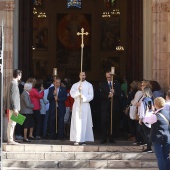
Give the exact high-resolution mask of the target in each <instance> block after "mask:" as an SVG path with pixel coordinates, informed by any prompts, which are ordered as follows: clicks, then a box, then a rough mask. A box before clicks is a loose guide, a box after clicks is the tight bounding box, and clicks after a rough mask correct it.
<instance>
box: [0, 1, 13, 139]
mask: <svg viewBox="0 0 170 170" xmlns="http://www.w3.org/2000/svg"><path fill="white" fill-rule="evenodd" d="M13 13H14V0H0V24H1V23H2V22H1V21H2V20H3V22H4V75H3V77H4V87H3V89H4V90H3V93H4V108H5V105H6V89H7V85H8V84H9V82H10V81H11V79H12V70H13V60H14V59H13V36H14V35H13ZM1 114H2V113H1ZM6 125H7V120H6V118H5V117H4V119H3V129H2V130H3V139H4V140H6V138H7V137H6V136H7V135H6Z"/></svg>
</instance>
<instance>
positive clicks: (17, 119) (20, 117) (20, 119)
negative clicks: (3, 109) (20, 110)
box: [10, 114, 26, 125]
mask: <svg viewBox="0 0 170 170" xmlns="http://www.w3.org/2000/svg"><path fill="white" fill-rule="evenodd" d="M10 119H11V120H13V121H14V122H16V123H18V124H20V125H23V123H24V121H25V119H26V117H25V116H23V115H22V114H18V116H14V114H12V116H11V118H10Z"/></svg>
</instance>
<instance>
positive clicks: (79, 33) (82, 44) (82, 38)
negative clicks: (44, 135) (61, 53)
mask: <svg viewBox="0 0 170 170" xmlns="http://www.w3.org/2000/svg"><path fill="white" fill-rule="evenodd" d="M77 35H78V36H79V35H81V70H80V74H82V71H83V48H84V35H89V33H88V32H84V28H82V29H81V32H77ZM80 80H81V81H80V89H81V86H82V75H80ZM81 95H82V90H81V91H80V96H81ZM81 103H82V99H81V98H80V112H79V118H80V119H81Z"/></svg>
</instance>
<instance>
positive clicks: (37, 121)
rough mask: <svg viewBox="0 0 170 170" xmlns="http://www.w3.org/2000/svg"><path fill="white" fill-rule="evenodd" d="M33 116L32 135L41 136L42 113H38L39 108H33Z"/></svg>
mask: <svg viewBox="0 0 170 170" xmlns="http://www.w3.org/2000/svg"><path fill="white" fill-rule="evenodd" d="M33 117H34V121H35V128H34V136H41V134H42V133H41V129H42V115H41V114H40V110H33Z"/></svg>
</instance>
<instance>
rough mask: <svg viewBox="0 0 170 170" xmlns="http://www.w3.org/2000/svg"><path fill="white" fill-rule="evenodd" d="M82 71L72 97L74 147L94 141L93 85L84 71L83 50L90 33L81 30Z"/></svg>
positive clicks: (71, 139)
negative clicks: (91, 106) (91, 105)
mask: <svg viewBox="0 0 170 170" xmlns="http://www.w3.org/2000/svg"><path fill="white" fill-rule="evenodd" d="M77 35H81V40H82V43H81V71H80V75H79V77H80V81H79V82H77V83H75V84H74V85H73V86H72V88H71V90H70V94H71V97H72V98H74V104H73V109H72V118H71V128H70V141H74V142H75V143H74V145H86V143H85V142H87V141H91V142H93V141H94V136H93V130H92V127H93V123H92V116H91V108H90V104H89V102H90V101H91V100H93V95H94V94H93V87H92V84H91V83H89V82H87V81H86V80H85V79H86V73H85V72H84V71H83V70H82V68H83V48H84V42H83V37H84V35H88V33H87V32H86V33H85V32H84V29H83V28H82V29H81V33H79V32H78V33H77Z"/></svg>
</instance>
